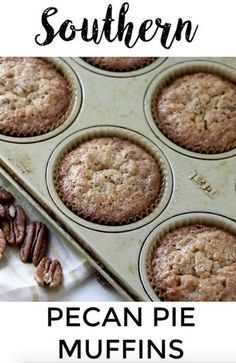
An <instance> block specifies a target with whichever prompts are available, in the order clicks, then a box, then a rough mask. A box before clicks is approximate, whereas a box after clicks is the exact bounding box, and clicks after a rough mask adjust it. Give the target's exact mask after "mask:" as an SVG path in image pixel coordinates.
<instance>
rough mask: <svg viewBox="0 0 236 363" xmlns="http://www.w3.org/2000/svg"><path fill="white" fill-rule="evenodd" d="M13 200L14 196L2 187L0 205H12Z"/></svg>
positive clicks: (0, 188)
mask: <svg viewBox="0 0 236 363" xmlns="http://www.w3.org/2000/svg"><path fill="white" fill-rule="evenodd" d="M13 200H14V197H13V195H12V194H11V193H10V192H8V191H7V190H6V189H4V188H2V187H0V203H11V202H13Z"/></svg>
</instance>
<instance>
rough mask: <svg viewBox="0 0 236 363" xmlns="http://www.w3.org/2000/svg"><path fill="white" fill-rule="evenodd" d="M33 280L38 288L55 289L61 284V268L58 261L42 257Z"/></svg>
mask: <svg viewBox="0 0 236 363" xmlns="http://www.w3.org/2000/svg"><path fill="white" fill-rule="evenodd" d="M35 280H36V281H37V283H38V284H39V286H48V287H49V288H50V289H55V288H57V287H58V286H59V285H60V284H61V282H62V267H61V264H60V262H59V261H58V260H53V261H52V260H51V259H50V258H49V257H44V258H43V259H42V260H41V261H40V262H39V264H38V266H37V268H36V271H35Z"/></svg>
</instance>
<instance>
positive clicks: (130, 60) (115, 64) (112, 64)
mask: <svg viewBox="0 0 236 363" xmlns="http://www.w3.org/2000/svg"><path fill="white" fill-rule="evenodd" d="M83 59H84V60H85V61H86V62H87V63H90V64H92V65H93V66H95V67H98V68H101V69H106V70H110V71H117V72H119V71H120V72H121V71H123V72H125V71H131V70H135V69H139V68H142V67H145V66H147V65H148V64H150V63H152V62H154V60H155V59H156V58H154V57H86V58H83Z"/></svg>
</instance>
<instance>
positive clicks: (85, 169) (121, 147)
mask: <svg viewBox="0 0 236 363" xmlns="http://www.w3.org/2000/svg"><path fill="white" fill-rule="evenodd" d="M56 183H57V187H58V190H59V194H60V196H61V197H62V199H63V201H64V202H65V203H66V204H67V205H68V206H69V207H70V208H71V209H72V210H73V211H75V212H76V213H77V214H79V215H81V216H83V217H85V218H89V219H91V220H96V221H100V222H104V223H109V222H110V223H112V224H117V223H118V224H121V223H128V222H130V221H131V220H135V219H136V218H140V217H141V216H143V214H147V213H148V212H149V211H150V208H151V207H152V205H153V204H154V203H156V201H157V199H158V197H159V192H160V189H161V173H160V168H159V166H158V164H157V162H156V161H155V159H154V158H153V157H152V156H150V155H149V154H148V153H147V152H146V151H145V150H143V149H142V148H141V147H139V146H137V145H136V144H134V143H133V142H130V141H128V140H123V139H121V138H118V137H99V138H95V139H92V140H89V141H86V142H83V143H81V144H80V145H79V146H78V147H76V148H75V149H74V150H72V151H70V152H69V153H67V154H66V155H64V156H63V157H62V159H61V161H60V163H59V166H58V170H57V180H56Z"/></svg>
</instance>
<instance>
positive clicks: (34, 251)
mask: <svg viewBox="0 0 236 363" xmlns="http://www.w3.org/2000/svg"><path fill="white" fill-rule="evenodd" d="M47 250H48V230H47V227H46V226H45V225H44V224H43V223H42V222H32V223H30V224H29V225H28V226H27V228H26V236H25V239H24V243H23V245H22V246H21V249H20V258H21V260H22V261H23V262H33V264H34V265H35V266H37V265H38V264H39V262H40V261H41V259H42V258H43V257H44V256H45V255H46V253H47Z"/></svg>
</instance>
